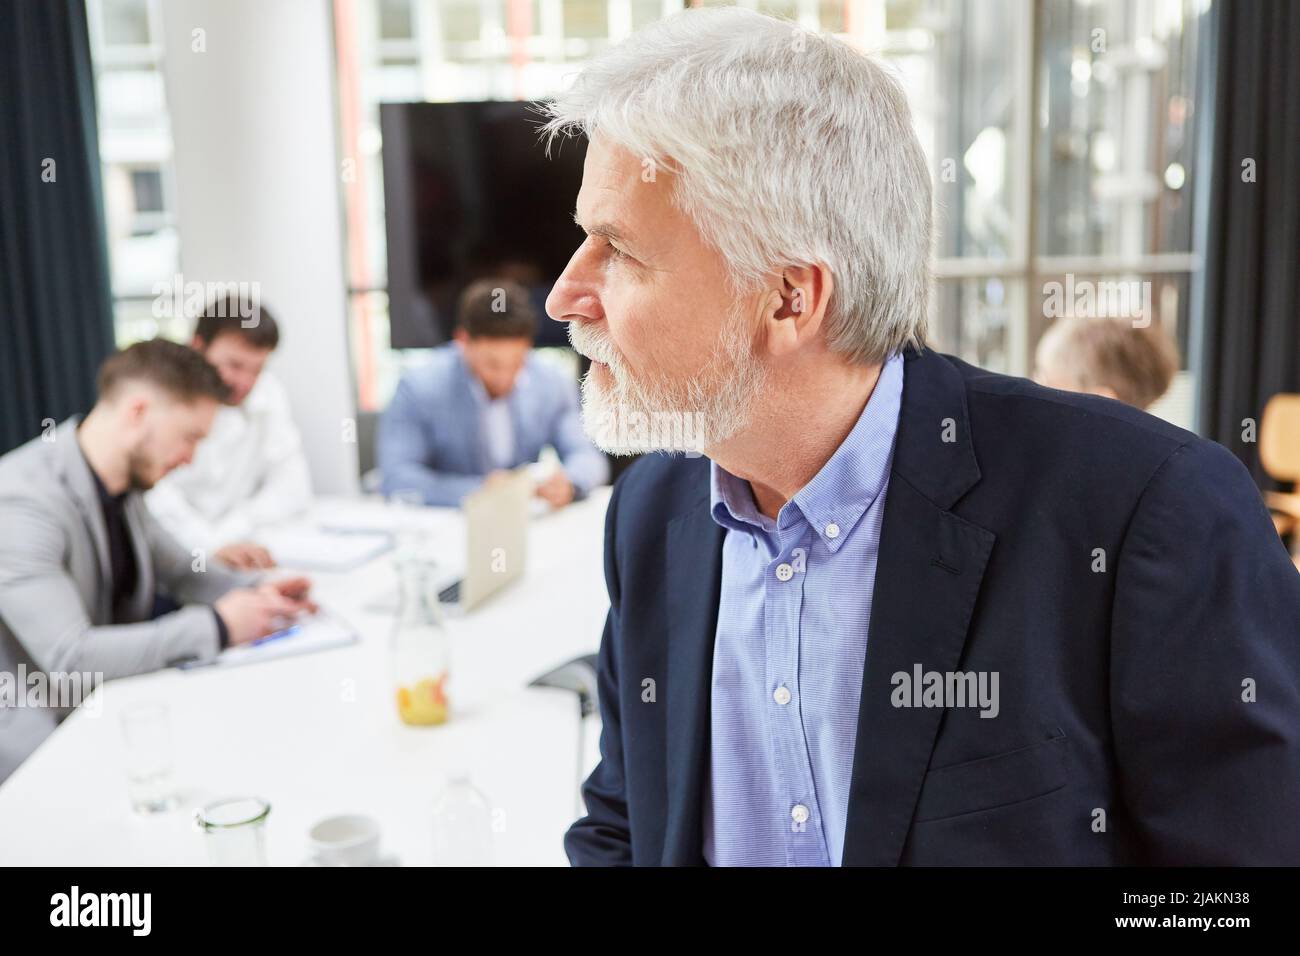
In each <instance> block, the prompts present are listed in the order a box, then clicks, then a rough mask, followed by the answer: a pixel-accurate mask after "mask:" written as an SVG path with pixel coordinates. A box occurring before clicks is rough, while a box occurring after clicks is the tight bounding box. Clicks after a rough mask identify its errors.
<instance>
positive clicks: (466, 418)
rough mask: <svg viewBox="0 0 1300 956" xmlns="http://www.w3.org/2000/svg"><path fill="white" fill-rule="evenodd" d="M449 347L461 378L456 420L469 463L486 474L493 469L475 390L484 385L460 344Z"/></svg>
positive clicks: (474, 468)
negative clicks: (476, 376)
mask: <svg viewBox="0 0 1300 956" xmlns="http://www.w3.org/2000/svg"><path fill="white" fill-rule="evenodd" d="M448 348H450V349H452V351H453V358H454V362H455V369H456V376H457V378H458V379H459V380H460V387H459V388H457V389H456V392H457V393H458V395H459V400H460V406H461V407H460V414H459V415H457V416H456V421H457V422H458V423H459V424H460V434H461V436H462V439H461V440H462V441H463V442H464V446H463V447H464V448H465V453H466V455H467V456H468V459H469V460H468V462H467V464H468V465H469V467H470V468H471V469H473V470H474V471H475V472H477V473H478V474H480V475H485V474H487V473H488V472H489V471H491V470H492V469H491V466H490V464H489V462H488V452H487V443H486V442H485V441H484V440H483V409H482V406H481V405H480V404H479V399H478V396H477V395H476V394H475V392H474V390H475V388H482V387H483V386H482V384H481V383H479V382H478V381H477V380H476V379H475V378H474V373H473V372H472V371H471V370H470V367H469V365H467V364H466V363H465V356H464V354H463V353H462V352H461V350H460V346H459V345H458V344H456V343H455V342H453V343H451V344H450V345H449V346H448Z"/></svg>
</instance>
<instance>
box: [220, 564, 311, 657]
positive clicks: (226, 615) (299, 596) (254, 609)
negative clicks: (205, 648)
mask: <svg viewBox="0 0 1300 956" xmlns="http://www.w3.org/2000/svg"><path fill="white" fill-rule="evenodd" d="M310 589H311V582H309V581H308V580H307V579H306V578H301V577H298V578H284V579H282V580H279V581H271V582H268V583H266V584H260V585H258V586H257V587H255V588H235V589H234V590H233V591H227V592H226V593H225V594H223V595H222V596H221V597H220V598H219V599H218V600H217V602H216V603H215V604H214V605H213V608H214V609H215V610H216V612H217V613H218V614H220V615H221V620H222V622H223V623H225V625H226V631H227V633H228V634H229V635H230V643H231V645H232V646H233V645H236V644H247V643H248V642H249V641H255V640H257V639H259V638H262V637H266V636H267V635H268V634H274V633H275V632H276V631H278V630H280V629H281V628H283V627H285V626H286V625H287V624H288V623H289V622H290V621H292V620H294V619H295V618H297V617H299V616H300V615H302V614H314V613H315V612H316V610H317V607H316V604H315V602H313V601H312V600H311V599H310V598H308V597H307V593H308V591H309V590H310Z"/></svg>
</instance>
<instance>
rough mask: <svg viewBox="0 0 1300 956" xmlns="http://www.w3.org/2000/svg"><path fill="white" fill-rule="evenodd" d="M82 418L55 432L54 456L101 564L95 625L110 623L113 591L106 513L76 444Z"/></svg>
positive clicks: (66, 423) (70, 419)
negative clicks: (105, 523) (105, 522)
mask: <svg viewBox="0 0 1300 956" xmlns="http://www.w3.org/2000/svg"><path fill="white" fill-rule="evenodd" d="M80 421H81V416H80V415H74V416H73V417H72V418H69V419H68V420H67V421H65V422H64V423H63V424H62V425H60V426H59V427H58V430H57V431H56V432H55V437H54V444H55V455H56V457H57V459H58V470H59V479H60V481H62V483H63V487H64V489H65V490H66V491H67V493H68V498H69V499H70V500H71V501H72V504H73V507H75V508H76V510H77V514H78V516H79V517H80V518H81V521H82V523H83V524H84V525H85V526H86V533H87V534H89V535H90V540H91V542H92V544H93V546H94V549H95V558H96V561H97V562H98V564H99V587H98V588H97V589H96V591H95V594H96V607H95V608H94V609H93V610H94V612H95V616H96V623H105V624H106V623H109V622H110V621H111V619H112V608H111V606H110V603H109V595H110V594H111V593H112V590H113V582H112V578H111V571H110V568H111V565H110V562H109V557H108V531H107V529H105V527H104V513H103V511H102V510H101V509H100V506H99V494H98V493H97V492H96V490H95V479H94V478H93V477H92V476H91V474H90V464H89V463H88V462H87V461H86V458H85V456H84V455H83V454H82V453H81V446H80V445H78V444H77V425H78V424H79V423H80Z"/></svg>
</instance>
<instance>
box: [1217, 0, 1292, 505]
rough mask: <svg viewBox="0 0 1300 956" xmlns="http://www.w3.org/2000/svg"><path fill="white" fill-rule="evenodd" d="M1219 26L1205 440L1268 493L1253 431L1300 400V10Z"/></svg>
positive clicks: (1236, 6) (1237, 5) (1230, 12)
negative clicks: (1278, 402)
mask: <svg viewBox="0 0 1300 956" xmlns="http://www.w3.org/2000/svg"><path fill="white" fill-rule="evenodd" d="M1213 16H1215V17H1216V18H1217V31H1216V32H1217V47H1218V49H1217V55H1216V56H1215V61H1214V65H1213V68H1214V78H1215V89H1214V101H1213V110H1214V117H1215V119H1214V128H1213V132H1212V137H1213V139H1212V144H1211V149H1212V165H1211V181H1210V200H1209V216H1208V227H1207V242H1206V257H1205V293H1204V320H1203V323H1202V336H1203V341H1202V343H1201V355H1202V360H1201V362H1202V386H1201V408H1200V424H1201V429H1200V430H1201V431H1202V432H1203V433H1204V434H1205V435H1206V436H1207V437H1210V438H1213V439H1215V440H1216V441H1218V442H1221V443H1222V444H1224V445H1226V446H1227V447H1228V448H1230V449H1232V450H1233V451H1234V452H1235V453H1236V454H1237V455H1238V457H1240V458H1241V460H1242V461H1243V462H1244V463H1245V464H1246V465H1247V467H1249V468H1250V469H1251V472H1252V473H1253V474H1254V476H1255V479H1256V481H1258V482H1260V484H1261V485H1263V486H1268V484H1269V483H1268V480H1267V478H1266V477H1265V476H1264V474H1263V471H1262V470H1261V468H1260V465H1259V452H1258V448H1259V446H1258V443H1252V442H1249V441H1244V440H1243V436H1242V431H1243V426H1242V421H1243V419H1248V418H1249V419H1254V420H1255V422H1256V423H1258V422H1259V419H1260V416H1261V414H1262V413H1263V410H1264V405H1265V403H1266V402H1267V401H1268V399H1269V398H1270V397H1271V396H1273V395H1274V394H1276V393H1277V392H1297V391H1300V284H1298V281H1297V277H1298V275H1300V2H1295V0H1215V4H1214V11H1213ZM1248 161H1253V179H1254V181H1253V182H1251V181H1250V179H1251V178H1252V176H1251V170H1250V168H1249V167H1250V166H1251V163H1250V162H1248ZM1243 163H1246V166H1245V167H1243Z"/></svg>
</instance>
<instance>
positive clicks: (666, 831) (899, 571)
mask: <svg viewBox="0 0 1300 956" xmlns="http://www.w3.org/2000/svg"><path fill="white" fill-rule="evenodd" d="M906 360H907V365H906V374H905V381H904V389H903V403H902V409H901V412H900V418H899V428H898V436H897V445H896V448H895V453H894V460H893V470H892V473H891V478H890V482H889V488H888V496H887V498H886V501H885V514H884V526H883V531H882V540H881V544H880V557H879V566H878V569H877V573H876V580H875V596H874V604H873V607H872V611H871V627H870V632H869V639H868V646H867V654H866V665H865V668H864V673H863V676H862V696H861V705H860V709H859V714H858V731H857V740H856V745H855V753H854V758H853V772H852V783H851V785H850V793H849V810H848V822H847V826H846V834H845V848H844V860H843V862H844V865H846V866H849V865H864V864H866V865H884V866H892V865H897V864H905V865H906V864H911V865H928V864H952V865H985V864H1012V865H1014V864H1035V865H1052V864H1069V865H1112V864H1291V865H1295V864H1300V574H1297V573H1296V569H1295V567H1294V566H1293V565H1292V563H1291V560H1290V558H1289V557H1288V555H1287V554H1286V550H1285V549H1284V548H1283V546H1282V544H1281V543H1280V541H1279V539H1278V537H1277V535H1276V533H1275V532H1274V530H1273V525H1272V522H1271V521H1270V519H1269V516H1268V514H1267V511H1266V509H1265V508H1264V506H1263V504H1262V502H1261V499H1260V495H1259V492H1258V491H1257V489H1256V488H1255V486H1254V484H1253V483H1252V481H1251V479H1250V477H1249V474H1248V473H1247V471H1246V469H1245V468H1244V467H1243V466H1242V465H1241V464H1240V463H1239V462H1238V461H1237V459H1236V458H1234V457H1233V456H1232V454H1230V453H1229V452H1228V451H1227V450H1226V449H1224V448H1223V447H1222V446H1220V445H1217V444H1215V443H1213V442H1210V441H1206V440H1204V439H1201V438H1198V437H1197V436H1195V435H1193V434H1191V433H1190V432H1186V431H1183V430H1182V429H1179V428H1175V427H1174V426H1172V425H1169V424H1167V423H1165V422H1163V421H1160V420H1159V419H1156V418H1154V417H1152V416H1150V415H1146V414H1144V413H1142V412H1139V411H1137V410H1135V409H1132V408H1129V407H1128V406H1125V405H1122V404H1120V403H1119V402H1115V401H1111V400H1109V399H1103V398H1096V397H1091V396H1084V395H1074V394H1068V393H1065V392H1059V391H1055V390H1051V389H1046V388H1041V387H1039V386H1037V385H1035V384H1033V383H1031V382H1029V381H1026V380H1024V379H1019V378H1011V377H1008V376H1004V375H995V374H993V373H990V372H986V371H983V370H981V369H978V368H975V367H973V366H971V365H968V364H966V363H965V362H962V361H960V360H958V359H955V358H951V357H948V356H944V355H940V354H938V353H935V352H932V351H928V350H926V351H923V352H921V353H919V354H918V353H917V352H915V351H913V352H909V353H908V354H907V356H906ZM949 420H950V421H949ZM945 432H946V434H945ZM945 438H948V439H950V440H947V441H945V440H944V439H945ZM708 479H709V462H708V460H707V459H704V458H695V459H690V458H680V457H667V456H658V455H656V456H650V457H647V458H645V459H643V460H642V461H640V462H638V463H637V464H636V465H634V466H633V467H632V468H630V469H629V470H628V471H627V472H626V473H625V474H624V476H623V477H622V478H621V479H620V480H619V482H618V484H617V486H616V488H615V490H614V494H613V497H612V498H611V501H610V506H609V513H608V518H607V523H606V530H605V575H606V581H607V585H608V589H609V598H610V605H611V606H610V612H609V617H608V620H607V622H606V625H605V633H604V637H603V639H602V641H601V647H600V666H599V676H600V680H599V697H600V708H601V714H602V717H603V720H604V726H603V729H602V732H601V740H600V749H601V760H600V763H599V765H598V766H597V768H596V769H595V771H594V772H593V773H592V774H591V776H590V777H589V778H588V779H587V781H586V783H585V785H584V787H583V793H584V796H585V799H586V807H587V815H586V816H585V817H583V818H582V819H580V820H578V821H577V822H576V823H575V824H573V826H572V827H571V828H570V830H569V831H568V833H567V834H566V836H565V840H564V844H565V850H566V852H567V853H568V856H569V859H570V861H571V862H572V863H574V864H579V865H611V864H650V865H659V864H662V865H689V864H702V863H703V862H704V861H703V857H702V855H701V847H702V832H701V806H702V799H703V793H704V791H703V787H704V786H705V785H706V784H707V781H708V767H709V740H710V735H709V726H710V677H711V672H712V660H713V643H714V630H715V628H716V624H717V612H718V597H719V591H720V581H721V551H722V537H723V531H722V529H720V528H719V527H718V526H717V525H716V524H715V523H714V521H713V519H712V518H711V516H710V514H709V481H708ZM1099 558H1100V559H1101V560H1099ZM917 664H920V665H922V666H923V668H924V670H925V671H937V672H940V673H946V672H953V671H961V672H971V671H975V672H980V671H984V672H994V671H996V672H997V673H998V675H999V696H1000V712H999V713H998V715H997V716H996V717H995V718H992V719H989V718H982V717H980V710H979V709H978V708H975V707H968V708H951V709H941V708H935V707H929V708H926V707H910V708H907V707H895V706H894V705H893V704H892V703H891V693H892V692H893V691H894V690H895V685H894V684H893V683H892V682H891V676H892V675H894V674H895V673H897V672H900V671H902V672H907V673H909V674H910V673H913V671H914V666H915V665H917ZM647 681H653V682H654V683H653V685H651V684H648V683H646V682H647ZM650 689H653V693H650V692H649V691H650Z"/></svg>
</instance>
